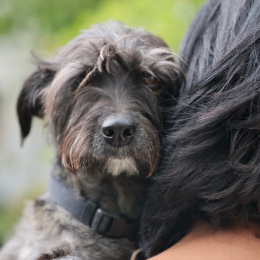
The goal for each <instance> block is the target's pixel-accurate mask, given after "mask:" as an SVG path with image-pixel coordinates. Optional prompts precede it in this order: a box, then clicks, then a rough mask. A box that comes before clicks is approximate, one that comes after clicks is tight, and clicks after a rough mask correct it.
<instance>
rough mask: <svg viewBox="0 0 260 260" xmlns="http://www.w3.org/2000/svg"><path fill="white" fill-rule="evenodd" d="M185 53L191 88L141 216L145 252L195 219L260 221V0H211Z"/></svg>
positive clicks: (175, 237)
mask: <svg viewBox="0 0 260 260" xmlns="http://www.w3.org/2000/svg"><path fill="white" fill-rule="evenodd" d="M181 54H182V56H183V59H182V60H180V61H179V62H180V65H181V67H182V69H183V71H184V72H185V74H186V90H185V91H184V92H183V94H182V98H181V99H180V102H179V107H178V110H177V111H178V112H177V113H175V114H174V115H173V116H172V120H173V121H174V122H175V123H174V126H173V127H172V128H171V129H170V131H169V134H168V137H167V139H166V140H165V142H164V143H166V144H168V145H167V147H166V148H165V149H166V152H165V158H164V160H163V163H162V166H161V167H160V169H159V170H158V172H157V174H155V175H154V177H153V180H152V184H151V187H150V190H149V192H148V198H147V202H146V208H145V212H144V216H143V220H142V226H143V230H142V234H143V235H145V236H144V237H145V243H144V248H145V253H146V256H147V257H151V256H154V255H156V254H158V253H160V252H162V251H163V250H165V249H167V248H169V247H170V246H172V245H173V244H174V243H176V242H178V241H179V240H180V239H181V238H182V237H183V236H184V235H185V234H186V233H187V232H188V231H189V229H190V228H191V226H192V225H193V224H194V222H195V221H196V220H204V221H207V222H208V223H210V224H211V225H212V226H213V227H214V228H215V229H218V228H219V227H231V226H233V225H235V224H238V223H239V224H243V225H244V226H245V227H248V225H249V224H250V223H251V222H255V223H260V212H259V206H260V66H259V63H260V2H259V1H258V0H228V1H226V0H210V1H208V2H207V4H206V5H205V6H204V7H203V8H202V9H201V10H200V11H199V13H198V14H197V16H196V17H195V19H194V21H193V22H192V24H191V25H190V28H189V30H188V32H187V34H186V36H185V38H184V40H183V43H182V46H181Z"/></svg>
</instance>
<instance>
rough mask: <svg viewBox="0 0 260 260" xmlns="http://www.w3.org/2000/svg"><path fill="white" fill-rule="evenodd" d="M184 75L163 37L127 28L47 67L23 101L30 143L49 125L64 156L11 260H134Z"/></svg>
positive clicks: (112, 29) (103, 30)
mask: <svg viewBox="0 0 260 260" xmlns="http://www.w3.org/2000/svg"><path fill="white" fill-rule="evenodd" d="M180 76H181V74H180V72H179V70H178V68H177V66H176V64H175V62H174V60H173V56H172V53H171V51H170V50H169V49H168V48H167V46H166V44H165V43H164V42H163V41H162V40H161V39H159V38H158V37H155V36H153V35H151V34H149V33H147V32H145V31H144V30H142V29H130V28H128V27H126V26H123V25H122V24H120V23H118V22H109V23H106V24H100V25H95V26H93V27H92V28H90V29H88V30H86V31H84V32H83V33H82V34H81V35H79V36H78V37H76V38H75V39H73V40H72V41H70V42H69V43H68V44H67V45H66V46H64V47H63V48H62V49H61V50H60V51H59V52H58V53H57V55H56V56H55V57H54V58H52V59H49V60H48V61H38V67H37V70H36V71H35V72H34V73H32V75H31V76H30V77H29V78H28V79H27V80H26V81H25V83H24V85H23V89H22V91H21V93H20V96H19V99H18V105H17V111H18V116H19V122H20V126H21V131H22V138H23V139H24V138H25V137H26V136H27V135H28V134H29V131H30V127H31V120H32V117H33V116H38V117H41V118H44V119H45V122H46V125H47V126H48V128H49V130H50V132H51V133H52V136H53V141H54V145H55V148H56V158H55V160H54V163H53V167H52V171H51V173H52V174H51V178H50V188H49V191H48V192H46V193H45V194H43V195H42V196H40V197H39V198H38V199H37V200H36V201H35V202H34V203H31V204H29V205H27V208H26V210H25V213H24V217H23V219H22V221H21V222H20V225H19V226H18V228H17V232H16V234H15V236H14V237H13V238H12V239H11V240H10V241H9V242H8V243H7V244H6V245H5V246H4V247H3V249H2V251H1V253H0V258H1V259H5V260H15V259H19V260H35V259H36V258H38V257H40V258H39V259H41V260H42V259H100V260H101V259H102V260H103V259H107V260H108V259H114V260H115V259H119V260H122V259H126V260H127V259H129V258H130V256H131V254H132V252H133V251H134V250H135V249H136V248H137V236H136V232H135V231H136V228H137V225H138V222H139V216H140V212H141V207H142V202H143V196H144V193H145V187H146V182H147V180H146V178H147V177H148V176H149V175H151V174H152V173H153V172H154V170H155V168H156V167H157V164H158V161H159V155H160V139H161V135H162V134H163V132H162V131H163V129H164V127H165V125H166V124H165V122H166V114H167V113H166V112H167V107H170V106H172V105H174V103H175V101H174V100H173V98H172V97H175V98H176V97H178V93H179V88H180V84H179V83H180V82H181V81H179V79H180ZM55 248H56V249H55ZM57 248H58V249H57ZM53 249H55V250H54V251H52V250H53ZM40 255H41V256H40ZM68 255H70V256H68Z"/></svg>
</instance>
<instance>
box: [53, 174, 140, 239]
mask: <svg viewBox="0 0 260 260" xmlns="http://www.w3.org/2000/svg"><path fill="white" fill-rule="evenodd" d="M49 194H50V197H51V199H52V201H53V202H55V203H56V204H57V205H59V206H60V207H62V208H63V209H65V210H66V211H68V212H69V213H70V214H71V215H73V216H74V217H75V218H76V219H78V220H79V221H80V222H81V223H83V224H85V225H88V226H90V227H91V228H92V229H94V230H95V231H96V232H98V233H99V234H101V235H104V236H109V237H112V238H120V237H126V238H128V239H130V240H133V239H134V238H135V235H136V232H137V225H136V224H130V223H128V222H127V220H126V219H125V218H123V217H120V216H119V215H118V214H115V213H113V212H109V211H106V210H103V209H101V208H99V207H98V204H96V203H94V202H93V201H90V200H86V199H84V198H81V197H78V196H76V195H75V194H74V192H73V191H72V190H70V189H68V188H67V187H66V186H65V185H63V184H62V183H61V182H60V181H59V180H57V179H56V178H55V177H54V175H53V174H50V179H49Z"/></svg>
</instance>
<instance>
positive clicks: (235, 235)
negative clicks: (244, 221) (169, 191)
mask: <svg viewBox="0 0 260 260" xmlns="http://www.w3.org/2000/svg"><path fill="white" fill-rule="evenodd" d="M252 227H253V228H251V229H245V228H243V227H233V228H229V229H220V230H217V231H215V232H214V231H213V229H212V228H211V227H210V226H209V225H208V224H205V223H197V224H196V225H195V226H194V228H193V229H192V230H191V231H190V232H189V233H188V234H187V235H186V236H185V237H184V238H183V239H181V240H180V241H179V242H178V243H176V244H175V245H174V246H172V247H171V248H169V249H167V250H166V251H164V252H162V253H161V254H159V255H157V256H154V257H153V258H150V260H170V259H172V260H175V259H176V260H179V259H180V260H204V259H205V260H225V259H227V260H231V259H235V260H246V259H260V238H258V237H257V236H256V232H257V233H258V231H259V230H258V229H260V227H257V226H255V225H252Z"/></svg>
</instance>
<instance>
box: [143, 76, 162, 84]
mask: <svg viewBox="0 0 260 260" xmlns="http://www.w3.org/2000/svg"><path fill="white" fill-rule="evenodd" d="M145 83H146V85H148V86H157V85H158V84H159V83H160V80H159V79H158V78H156V77H154V76H149V77H147V78H145Z"/></svg>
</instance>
